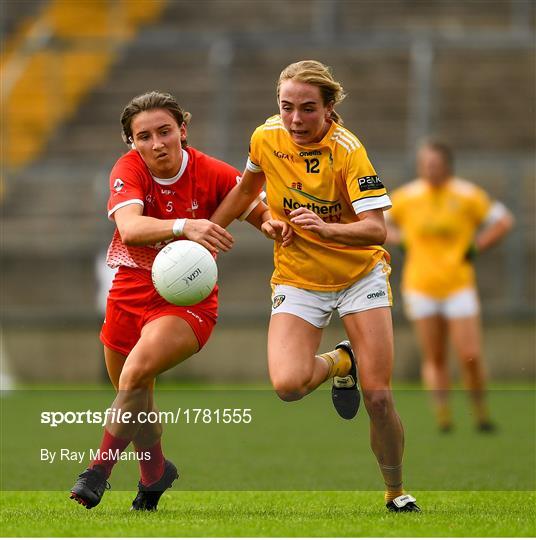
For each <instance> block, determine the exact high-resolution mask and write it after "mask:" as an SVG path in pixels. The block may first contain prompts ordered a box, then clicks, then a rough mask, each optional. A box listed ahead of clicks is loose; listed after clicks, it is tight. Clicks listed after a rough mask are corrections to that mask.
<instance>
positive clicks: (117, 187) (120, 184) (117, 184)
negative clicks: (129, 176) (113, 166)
mask: <svg viewBox="0 0 536 540" xmlns="http://www.w3.org/2000/svg"><path fill="white" fill-rule="evenodd" d="M124 185H125V183H124V182H123V180H121V178H116V179H115V180H114V189H115V191H121V190H122V189H123V187H124Z"/></svg>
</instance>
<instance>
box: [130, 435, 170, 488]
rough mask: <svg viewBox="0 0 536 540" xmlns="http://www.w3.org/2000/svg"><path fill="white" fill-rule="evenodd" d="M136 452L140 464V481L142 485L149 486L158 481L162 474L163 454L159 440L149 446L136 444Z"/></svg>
mask: <svg viewBox="0 0 536 540" xmlns="http://www.w3.org/2000/svg"><path fill="white" fill-rule="evenodd" d="M136 452H137V454H138V462H139V464H140V473H141V483H142V484H143V485H144V486H150V485H151V484H154V483H155V482H158V480H160V478H162V475H163V474H164V454H162V446H161V444H160V440H158V441H157V442H156V443H155V444H153V446H151V447H150V448H139V447H137V446H136Z"/></svg>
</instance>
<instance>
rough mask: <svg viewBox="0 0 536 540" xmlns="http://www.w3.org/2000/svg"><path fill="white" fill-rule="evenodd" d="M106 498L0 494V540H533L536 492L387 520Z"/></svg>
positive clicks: (304, 507)
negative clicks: (17, 539)
mask: <svg viewBox="0 0 536 540" xmlns="http://www.w3.org/2000/svg"><path fill="white" fill-rule="evenodd" d="M132 495H133V494H132V493H127V492H109V493H106V495H105V498H104V499H103V502H102V503H101V505H100V506H98V507H97V508H94V509H92V510H90V511H87V510H85V509H84V508H82V507H81V506H78V505H77V504H75V503H73V502H72V501H70V500H68V498H67V496H66V494H65V493H60V492H26V493H24V492H3V493H2V496H1V503H2V504H1V509H0V516H1V518H2V519H1V520H2V536H37V537H44V536H56V537H61V536H92V537H95V536H117V537H121V536H137V537H144V536H147V537H155V536H156V537H158V536H162V537H166V536H172V537H181V536H185V537H188V536H196V537H199V536H224V537H225V536H233V537H243V536H246V537H247V536H249V537H255V536H257V537H258V536H265V537H266V536H268V537H281V536H289V537H296V536H300V537H303V536H305V537H307V536H311V537H315V536H318V537H322V536H328V537H352V536H353V537H358V536H368V537H370V536H378V537H382V536H391V537H405V536H418V537H422V536H432V537H433V536H436V537H437V536H451V537H452V536H487V537H494V536H509V537H512V536H517V537H519V536H534V535H535V534H536V526H535V514H534V508H535V502H536V500H535V499H536V497H535V493H534V492H420V493H416V495H417V496H418V498H419V503H420V504H421V506H422V508H423V512H422V513H421V514H389V513H388V512H386V510H385V509H384V507H383V504H382V494H381V493H378V492H340V491H328V492H250V491H242V492H237V491H228V492H178V491H171V492H169V493H166V494H165V495H164V497H163V499H162V501H161V503H160V510H159V511H158V512H157V513H154V514H138V513H136V514H134V513H132V512H130V511H129V510H128V508H129V505H130V501H131V499H132Z"/></svg>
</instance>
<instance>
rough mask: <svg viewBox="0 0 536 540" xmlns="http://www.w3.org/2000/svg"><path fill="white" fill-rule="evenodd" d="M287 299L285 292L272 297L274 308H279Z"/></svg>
mask: <svg viewBox="0 0 536 540" xmlns="http://www.w3.org/2000/svg"><path fill="white" fill-rule="evenodd" d="M284 301H285V295H284V294H278V295H277V296H274V297H273V299H272V309H277V308H278V307H279V306H280V305H281V304H282V303H283V302H284Z"/></svg>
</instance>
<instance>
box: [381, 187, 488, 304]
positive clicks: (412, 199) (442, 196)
mask: <svg viewBox="0 0 536 540" xmlns="http://www.w3.org/2000/svg"><path fill="white" fill-rule="evenodd" d="M392 198H393V208H392V209H391V210H390V212H389V219H391V220H392V221H393V222H394V223H395V224H396V225H397V227H398V228H399V229H400V230H401V233H402V237H403V239H404V244H405V246H406V260H405V264H404V270H403V276H402V288H403V290H405V291H416V292H420V293H423V294H427V295H429V296H432V297H434V298H438V299H441V298H445V297H447V296H449V295H450V294H452V293H454V292H456V291H459V290H461V289H464V288H467V287H474V286H475V285H476V283H475V275H474V269H473V266H472V264H471V263H470V262H469V261H468V260H466V257H465V255H466V253H467V250H468V248H469V246H470V245H471V243H472V242H473V239H474V236H475V233H476V231H477V229H478V227H479V226H480V225H481V224H482V223H483V222H484V221H485V220H486V218H487V217H488V215H489V214H490V210H491V208H492V202H491V201H490V199H489V197H488V195H487V194H486V192H485V191H484V190H482V189H481V188H479V187H477V186H476V185H475V184H472V183H471V182H468V181H467V180H462V179H460V178H451V179H450V180H448V181H447V182H446V183H445V184H443V185H441V186H432V185H431V184H430V183H429V182H426V181H425V180H422V179H416V180H414V181H412V182H410V183H408V184H406V185H405V186H402V187H401V188H398V189H396V190H395V191H394V192H393V195H392Z"/></svg>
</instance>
